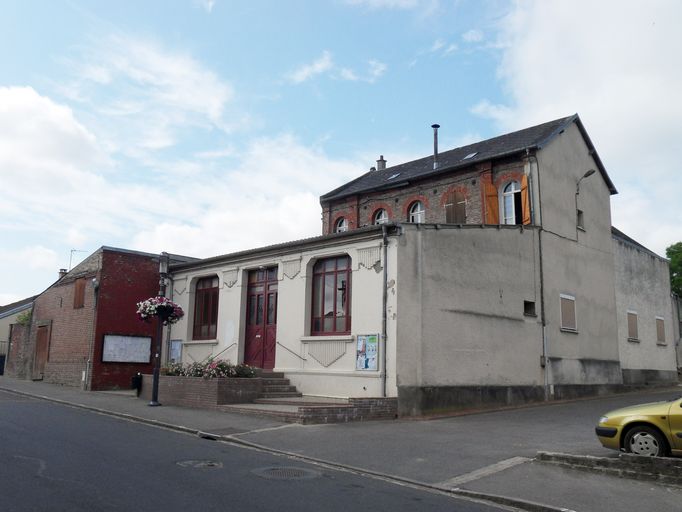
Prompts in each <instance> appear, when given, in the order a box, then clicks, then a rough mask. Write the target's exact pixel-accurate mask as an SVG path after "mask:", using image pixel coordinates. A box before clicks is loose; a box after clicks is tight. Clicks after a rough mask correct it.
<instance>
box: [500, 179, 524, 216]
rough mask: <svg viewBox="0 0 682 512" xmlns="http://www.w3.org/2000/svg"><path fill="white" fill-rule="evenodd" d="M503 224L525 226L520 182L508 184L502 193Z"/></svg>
mask: <svg viewBox="0 0 682 512" xmlns="http://www.w3.org/2000/svg"><path fill="white" fill-rule="evenodd" d="M502 212H503V214H504V218H503V224H523V205H522V199H521V186H520V185H519V182H518V181H512V182H510V183H508V184H507V185H506V186H505V187H504V190H503V192H502Z"/></svg>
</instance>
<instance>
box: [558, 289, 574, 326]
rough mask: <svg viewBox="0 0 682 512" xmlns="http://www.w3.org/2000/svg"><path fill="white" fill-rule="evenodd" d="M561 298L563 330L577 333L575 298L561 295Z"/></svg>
mask: <svg viewBox="0 0 682 512" xmlns="http://www.w3.org/2000/svg"><path fill="white" fill-rule="evenodd" d="M560 298H561V330H562V331H570V332H577V331H578V323H577V321H576V315H575V297H573V296H572V295H564V294H563V293H562V294H561V295H560Z"/></svg>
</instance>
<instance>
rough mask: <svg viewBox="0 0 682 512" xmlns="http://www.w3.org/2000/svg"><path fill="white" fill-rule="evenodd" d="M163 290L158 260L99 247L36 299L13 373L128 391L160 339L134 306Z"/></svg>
mask: <svg viewBox="0 0 682 512" xmlns="http://www.w3.org/2000/svg"><path fill="white" fill-rule="evenodd" d="M188 259H189V258H182V257H177V256H173V257H171V261H174V262H180V261H187V260H188ZM158 289H159V256H158V255H156V254H149V253H144V252H137V251H130V250H125V249H118V248H114V247H101V248H100V249H98V250H97V251H95V252H94V253H93V254H91V255H90V256H88V257H87V258H86V259H85V260H83V261H82V262H81V263H80V264H79V265H77V266H76V267H74V268H73V269H72V270H71V271H70V272H62V273H61V274H60V277H59V279H58V280H57V281H56V282H55V283H54V284H52V285H51V286H50V287H49V288H48V289H47V290H45V291H44V292H43V293H41V294H40V295H38V297H36V299H35V302H34V307H33V316H32V319H31V325H30V330H29V332H28V333H24V335H23V336H21V337H18V339H16V340H14V342H15V343H17V344H23V345H24V346H22V347H19V346H17V347H16V351H14V350H13V351H12V354H11V355H10V357H11V358H12V356H14V357H13V359H12V360H11V364H10V365H8V374H9V375H10V376H13V377H18V378H26V379H33V380H44V381H45V382H50V383H55V384H63V385H67V386H80V387H83V388H84V389H91V390H106V389H118V388H129V387H130V385H131V379H132V377H133V376H134V375H135V374H136V373H137V372H141V373H151V371H152V353H151V350H152V347H153V345H154V344H153V341H154V336H155V333H156V324H155V323H154V322H150V323H144V322H141V321H140V320H139V319H138V318H137V315H136V314H135V304H136V303H137V302H139V301H141V300H144V299H146V298H148V297H151V296H155V295H156V294H157V293H158Z"/></svg>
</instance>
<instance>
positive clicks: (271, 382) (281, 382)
mask: <svg viewBox="0 0 682 512" xmlns="http://www.w3.org/2000/svg"><path fill="white" fill-rule="evenodd" d="M261 380H262V381H263V384H264V385H265V386H269V385H274V386H288V385H289V384H290V382H291V381H290V380H289V379H278V378H275V379H273V378H269V377H268V378H263V377H261Z"/></svg>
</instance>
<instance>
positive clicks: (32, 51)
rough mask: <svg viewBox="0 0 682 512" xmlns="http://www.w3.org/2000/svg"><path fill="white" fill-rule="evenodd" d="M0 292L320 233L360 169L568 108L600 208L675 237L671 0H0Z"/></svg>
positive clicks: (642, 235)
mask: <svg viewBox="0 0 682 512" xmlns="http://www.w3.org/2000/svg"><path fill="white" fill-rule="evenodd" d="M0 12H1V13H2V15H1V16H0V63H2V64H1V65H0V194H1V200H0V304H8V303H10V302H13V301H15V300H20V299H22V298H24V297H28V296H30V295H33V294H36V293H40V292H41V291H43V290H44V289H46V288H47V287H48V286H50V285H51V284H52V283H53V282H54V281H55V280H56V278H57V272H58V269H59V268H69V267H70V266H71V267H73V266H74V265H76V264H77V263H78V262H79V261H81V260H82V259H83V258H84V257H86V256H87V255H88V254H90V253H92V252H93V251H95V250H97V249H98V248H99V247H101V246H103V245H107V246H113V247H122V248H126V249H134V250H140V251H146V252H153V253H158V252H161V251H168V252H173V253H177V254H184V255H188V256H195V257H209V256H215V255H219V254H226V253H230V252H233V251H237V250H242V249H249V248H256V247H260V246H264V245H269V244H272V243H277V242H284V241H290V240H296V239H300V238H305V237H310V236H316V235H319V234H321V226H322V225H321V219H320V216H321V209H320V205H319V196H320V195H322V194H324V193H326V192H328V191H330V190H332V189H334V188H336V187H338V186H340V185H341V184H343V183H345V182H346V181H348V180H350V179H353V178H355V177H357V176H360V175H361V174H364V173H365V172H366V171H367V170H368V169H369V167H371V166H373V165H376V163H375V162H376V160H377V159H378V158H379V155H384V158H385V159H386V160H387V161H388V165H389V166H391V165H395V164H398V163H402V162H405V161H408V160H411V159H414V158H419V157H423V156H427V155H429V154H431V152H432V144H433V138H432V137H433V132H432V130H431V128H430V126H431V124H433V123H439V124H440V125H441V129H440V132H439V137H440V141H439V147H440V150H441V151H445V150H448V149H452V148H455V147H459V146H462V145H464V144H468V143H471V142H475V141H478V140H483V139H487V138H489V137H493V136H496V135H500V134H502V133H507V132H509V131H513V130H516V129H521V128H525V127H528V126H532V125H535V124H539V123H543V122H546V121H550V120H553V119H557V118H560V117H564V116H567V115H571V114H574V113H578V114H579V115H580V117H581V119H582V121H583V123H584V125H585V127H586V129H587V131H588V133H589V135H590V137H591V139H592V141H593V143H594V144H595V147H596V149H597V151H598V153H599V155H600V157H601V159H602V161H603V163H604V165H605V167H606V169H607V172H608V173H609V175H610V177H611V179H612V181H613V182H614V184H615V186H616V188H617V189H618V192H619V193H618V194H617V195H615V196H613V197H612V201H611V205H612V221H613V224H614V225H615V226H616V227H618V228H619V229H621V230H622V231H624V232H625V233H626V234H628V235H630V236H631V237H633V238H635V239H636V240H638V241H639V242H640V243H642V244H644V245H646V246H647V247H649V248H650V249H652V250H653V251H655V252H657V253H658V254H660V255H664V254H665V248H666V247H667V246H669V245H671V244H673V243H675V242H678V241H681V240H682V207H681V202H680V195H681V193H682V173H681V172H680V158H679V156H678V150H679V147H680V141H682V122H681V120H682V100H681V99H680V91H682V65H681V64H682V63H681V61H680V59H681V57H680V56H681V55H682V31H681V30H679V22H680V20H682V2H679V1H675V0H671V1H667V2H662V1H657V0H649V1H647V2H643V1H634V2H633V1H626V0H617V1H608V0H600V1H594V0H591V1H583V0H572V1H571V2H566V1H563V2H560V1H551V0H540V1H518V2H517V1H498V0H481V1H466V0H450V1H446V0H307V1H304V0H300V1H299V0H287V1H276V0H270V1H265V0H248V1H247V0H243V1H237V0H233V1H227V0H159V1H151V0H147V1H140V0H136V1H126V0H117V1H116V2H99V1H79V0H70V1H61V0H52V1H48V0H43V1H34V0H22V1H21V2H16V1H11V0H0Z"/></svg>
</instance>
